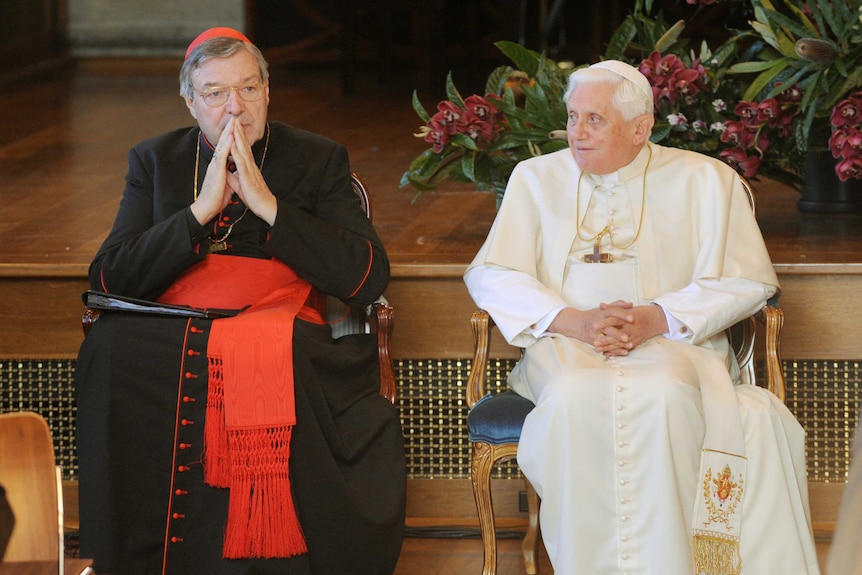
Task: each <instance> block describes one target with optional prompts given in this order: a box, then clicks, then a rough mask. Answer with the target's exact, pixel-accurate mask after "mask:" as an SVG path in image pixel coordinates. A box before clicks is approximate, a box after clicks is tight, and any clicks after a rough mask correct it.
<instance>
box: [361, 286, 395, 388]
mask: <svg viewBox="0 0 862 575" xmlns="http://www.w3.org/2000/svg"><path fill="white" fill-rule="evenodd" d="M368 319H369V324H370V326H371V333H374V334H376V335H377V355H378V357H379V359H380V395H382V396H383V397H385V398H386V399H388V400H389V401H391V402H392V403H393V404H394V403H395V401H396V400H397V398H398V396H397V387H396V385H395V367H394V365H393V364H392V330H393V328H394V327H395V323H394V322H395V310H394V309H392V306H390V305H389V303H388V302H387V301H386V300H385V299H382V298H381V299H379V300H377V301H376V302H374V303H373V304H371V313H370V314H369V318H368Z"/></svg>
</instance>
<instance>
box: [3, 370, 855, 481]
mask: <svg viewBox="0 0 862 575" xmlns="http://www.w3.org/2000/svg"><path fill="white" fill-rule="evenodd" d="M74 364H75V362H74V361H71V360H0V412H6V411H21V410H27V411H35V412H37V413H40V414H42V415H43V416H44V417H45V418H46V419H47V420H48V424H49V426H50V427H51V433H52V435H53V437H54V444H55V451H56V455H57V461H58V463H59V464H60V465H62V466H63V470H64V475H65V477H66V479H75V478H76V477H77V471H78V467H77V465H78V463H77V457H76V455H75V411H76V408H75V401H74V393H73V375H74ZM860 364H862V360H859V361H828V360H817V361H814V360H811V361H785V362H784V366H785V375H786V377H787V406H788V407H789V408H790V411H791V412H793V413H794V414H795V415H796V417H797V418H799V421H800V422H801V423H802V425H803V427H804V428H805V430H806V432H807V444H806V445H807V457H808V477H809V479H810V480H811V481H817V482H832V481H844V480H845V479H846V476H847V471H848V463H849V454H850V448H851V440H852V438H853V432H854V430H855V429H856V425H857V422H858V417H859V408H860V399H862V391H860V387H862V385H860V380H862V376H860V373H859V368H860ZM512 365H514V360H492V361H491V362H490V365H489V369H488V373H487V379H486V381H487V382H488V390H489V391H490V392H492V393H497V392H499V391H502V390H504V389H505V388H506V374H507V373H508V372H509V370H510V369H511V368H512ZM469 369H470V361H469V360H458V359H414V360H399V361H396V363H395V375H396V378H397V380H398V382H399V383H398V405H399V408H400V410H401V422H402V426H403V428H404V439H405V445H406V449H407V465H408V473H409V475H410V477H413V478H436V479H449V478H468V477H469V476H470V442H469V441H468V439H467V433H466V417H467V407H466V403H465V400H464V393H465V391H464V386H465V385H466V382H467V377H468V374H469ZM761 369H762V366H761ZM758 375H760V374H758ZM494 476H495V477H498V478H510V477H520V472H519V471H518V468H517V465H516V464H515V463H514V462H509V463H504V464H502V465H499V466H497V468H496V469H495V470H494Z"/></svg>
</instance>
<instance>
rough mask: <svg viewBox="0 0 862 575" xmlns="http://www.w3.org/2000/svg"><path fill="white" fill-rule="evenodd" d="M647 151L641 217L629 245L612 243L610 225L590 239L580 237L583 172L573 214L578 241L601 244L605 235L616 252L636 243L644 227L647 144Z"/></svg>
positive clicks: (649, 148) (579, 176)
mask: <svg viewBox="0 0 862 575" xmlns="http://www.w3.org/2000/svg"><path fill="white" fill-rule="evenodd" d="M647 149H648V150H649V158H647V164H646V167H645V168H644V175H643V192H642V193H643V195H642V196H641V215H640V220H639V222H638V229H637V232H636V233H635V237H634V239H632V241H630V242H629V243H627V244H626V245H624V246H622V247H619V246H617V245H616V244H615V243H614V233H613V231H611V225H610V224H608V225H606V226H605V227H604V229H602V231H600V232H599V233H597V234H596V235H594V236H593V237H591V238H585V237H583V236H582V235H581V224H582V223H583V222H582V221H581V180H582V179H583V178H584V170H581V173H580V175H578V192H577V200H576V201H577V211H576V212H575V226H576V230H577V233H578V238H579V239H581V240H583V241H585V242H592V241H594V240H598V241H599V242H601V239H602V237H603V236H604V235H605V234H607V236H608V238H609V239H610V243H611V248H615V249H618V250H624V249H628V248H630V247H632V246H633V245H634V243H635V242H636V241H638V237H639V236H640V235H641V230H642V229H643V226H644V212H645V211H646V175H647V171H648V170H649V165H650V162H652V147H650V145H649V144H647ZM584 219H587V214H586V212H585V213H584Z"/></svg>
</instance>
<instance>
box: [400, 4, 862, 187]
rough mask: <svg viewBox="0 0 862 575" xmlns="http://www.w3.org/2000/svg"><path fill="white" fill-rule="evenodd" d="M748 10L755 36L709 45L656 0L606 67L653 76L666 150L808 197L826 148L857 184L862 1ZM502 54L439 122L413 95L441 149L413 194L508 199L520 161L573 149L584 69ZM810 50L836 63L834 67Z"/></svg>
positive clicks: (421, 171) (423, 158)
mask: <svg viewBox="0 0 862 575" xmlns="http://www.w3.org/2000/svg"><path fill="white" fill-rule="evenodd" d="M698 1H699V3H700V4H703V5H706V4H711V3H712V1H710V0H706V1H705V0H698ZM748 1H750V2H751V8H752V10H753V13H754V15H755V19H754V20H752V21H751V26H752V28H751V29H749V30H743V31H729V33H728V35H727V39H726V40H725V41H723V42H722V43H721V45H719V46H717V47H710V46H709V45H708V44H707V43H706V42H705V41H700V42H696V41H694V40H692V39H690V38H687V37H686V36H685V35H684V31H685V22H683V21H677V22H668V21H666V20H665V19H664V18H663V16H662V14H661V13H657V14H653V2H652V0H637V2H636V3H635V7H634V10H633V11H632V13H631V14H630V15H629V16H628V17H627V18H626V19H625V20H624V21H623V22H622V24H621V25H620V26H619V27H618V28H617V30H616V31H615V32H614V33H613V35H612V36H611V38H610V40H609V42H608V45H607V49H606V51H605V54H604V56H603V59H617V60H623V61H626V62H628V63H630V64H632V65H634V66H636V67H638V68H639V69H640V71H641V72H642V73H643V74H644V75H645V76H646V77H647V78H648V79H649V81H650V83H651V85H652V87H653V93H654V97H655V100H654V104H655V114H656V124H655V127H654V129H653V134H652V137H651V140H652V141H653V142H655V143H659V144H663V145H668V146H675V147H680V148H685V149H690V150H694V151H698V152H701V153H704V154H708V155H712V156H715V157H717V158H721V159H722V160H724V161H725V162H727V163H728V164H730V165H731V166H733V167H734V168H735V169H737V171H739V172H740V173H741V174H743V175H744V176H746V177H747V178H751V179H758V178H761V177H765V178H769V179H773V180H776V181H779V182H783V183H786V184H790V185H792V186H794V187H797V188H799V187H801V184H802V182H803V175H804V174H803V172H802V171H801V170H800V169H799V167H800V166H801V165H802V164H803V159H804V158H805V155H806V153H807V152H808V151H809V150H810V149H813V147H814V144H815V143H819V142H822V144H821V146H822V149H824V150H825V149H830V148H831V149H832V150H833V151H835V150H840V151H841V152H842V153H843V154H846V156H845V158H844V159H845V160H846V161H847V162H848V163H847V164H844V165H845V166H846V167H845V169H844V170H843V173H844V175H845V176H847V177H856V176H855V175H853V174H855V173H856V172H855V171H854V168H855V167H856V166H862V162H859V161H858V160H856V159H855V158H856V154H857V153H858V151H859V150H862V134H860V132H859V129H858V128H857V127H856V124H855V123H854V122H856V120H857V119H862V95H860V96H856V95H855V89H856V88H855V87H856V84H857V83H858V79H859V74H860V72H859V67H860V66H862V60H860V58H859V56H860V54H859V47H858V43H859V42H862V40H860V37H862V32H860V31H859V27H860V23H859V3H860V2H862V0H841V2H843V3H842V8H840V9H830V10H828V11H827V12H826V13H825V15H819V16H818V15H809V13H808V12H806V10H805V9H804V8H800V7H799V5H798V3H801V0H748ZM772 1H774V2H780V3H781V4H780V6H779V8H781V9H784V10H786V11H788V14H789V15H788V14H785V13H784V12H782V11H780V9H779V8H776V6H775V5H773V4H772V3H771V2H772ZM828 1H829V0H821V2H820V3H821V4H822V3H823V2H828ZM689 3H691V4H694V3H696V1H695V0H689ZM836 3H839V2H836ZM851 16H852V18H851ZM818 30H823V31H824V32H823V33H819V32H818ZM815 33H818V34H819V35H817V36H815V35H814V34H815ZM833 36H834V37H835V39H833ZM800 40H804V41H802V42H801V43H799V48H797V47H796V44H797V43H798V42H799V41H800ZM496 46H497V47H498V48H499V49H500V50H501V51H502V52H503V53H504V54H505V55H506V56H507V57H508V58H509V59H510V60H512V62H513V64H514V67H512V66H501V67H499V68H497V69H495V70H494V71H493V72H492V73H491V75H490V76H489V78H488V82H487V84H486V91H485V94H484V95H482V96H479V95H472V96H468V97H467V98H464V97H462V96H461V94H460V93H459V92H458V91H457V89H456V88H455V86H454V84H453V82H452V78H451V75H450V76H449V77H448V78H447V81H446V95H447V98H446V99H445V100H443V101H441V102H439V103H438V104H437V111H436V113H434V114H429V112H428V111H427V110H426V109H425V108H424V106H423V105H422V104H421V102H420V101H419V98H418V96H417V94H416V93H415V92H414V94H413V107H414V109H415V110H416V112H417V115H418V116H419V117H420V119H421V120H422V121H423V122H424V125H423V126H421V127H420V129H419V131H418V133H416V136H417V137H421V138H423V139H425V140H426V141H427V142H429V143H430V144H431V145H432V146H431V148H429V149H428V150H425V151H424V152H423V153H422V154H420V155H419V156H418V157H417V158H416V159H415V160H413V162H411V164H410V166H409V167H408V169H407V170H406V171H405V172H404V175H403V176H402V178H401V185H402V187H405V186H412V187H413V188H414V189H416V190H417V195H418V194H419V193H421V192H422V191H424V190H427V189H432V188H434V187H436V186H437V185H439V183H441V182H443V181H445V180H454V181H462V182H472V183H473V184H474V186H475V187H476V189H480V190H493V191H494V192H495V193H496V194H497V195H498V197H502V194H503V193H504V191H505V184H506V181H507V180H508V176H509V174H510V173H511V171H512V168H513V167H514V165H515V164H516V163H517V162H519V161H521V160H523V159H525V158H528V157H530V156H534V155H538V154H542V153H548V152H551V151H555V150H559V149H562V148H563V147H565V146H566V142H565V132H564V130H565V124H566V116H567V114H566V109H565V103H564V102H563V100H562V95H563V93H564V91H565V85H566V80H567V77H568V74H569V73H571V71H572V69H574V68H577V67H578V65H573V66H563V65H561V64H559V63H557V62H554V61H552V60H550V59H548V58H546V57H545V56H544V55H542V54H538V53H536V52H534V51H531V50H528V49H526V48H524V47H521V46H519V45H517V44H515V43H512V42H498V43H497V44H496ZM827 47H830V48H832V49H831V50H827ZM806 48H808V49H809V52H805V49H806ZM811 48H817V49H819V50H821V51H822V52H828V54H830V55H834V56H835V57H834V59H831V60H829V61H828V62H827V61H826V58H827V56H824V55H822V54H821V53H820V52H811V51H810V49H811ZM798 52H801V53H802V55H800V54H799V53H798ZM581 65H586V64H581ZM477 105H478V107H476V106H477ZM833 110H836V112H835V113H836V114H838V115H837V116H833V115H832V111H833ZM477 116H478V117H479V119H478V120H477ZM477 122H478V123H477ZM479 128H481V129H479ZM824 128H825V130H824ZM832 128H834V130H833V129H832ZM834 133H837V134H838V135H831V134H834ZM858 174H859V177H862V169H859V170H858Z"/></svg>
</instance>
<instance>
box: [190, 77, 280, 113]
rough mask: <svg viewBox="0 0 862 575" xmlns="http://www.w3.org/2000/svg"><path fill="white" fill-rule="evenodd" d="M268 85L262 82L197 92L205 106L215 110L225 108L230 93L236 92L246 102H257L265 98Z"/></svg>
mask: <svg viewBox="0 0 862 575" xmlns="http://www.w3.org/2000/svg"><path fill="white" fill-rule="evenodd" d="M265 87H266V84H262V83H260V82H251V83H248V84H239V85H237V86H210V87H209V88H207V89H206V90H204V91H203V92H201V91H199V90H197V89H195V92H197V94H198V95H199V96H200V97H201V98H203V101H204V104H206V105H207V106H211V107H213V108H218V107H219V106H223V105H224V104H225V102H227V99H228V98H229V97H230V93H231V92H233V91H236V93H237V94H238V95H239V97H240V98H242V99H243V100H245V101H246V102H257V101H258V100H260V99H261V98H262V97H263V93H264V88H265Z"/></svg>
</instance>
